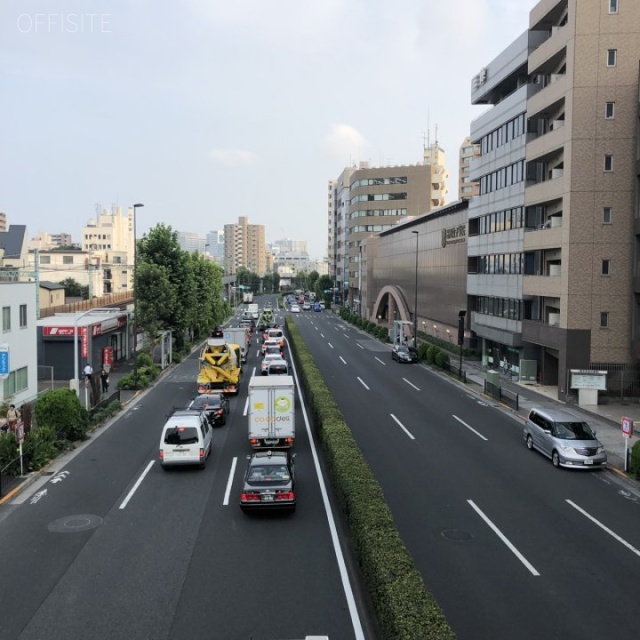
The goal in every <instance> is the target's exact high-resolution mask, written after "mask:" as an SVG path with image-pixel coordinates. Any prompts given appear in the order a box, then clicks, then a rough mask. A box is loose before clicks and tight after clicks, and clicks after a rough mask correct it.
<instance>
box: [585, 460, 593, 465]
mask: <svg viewBox="0 0 640 640" xmlns="http://www.w3.org/2000/svg"><path fill="white" fill-rule="evenodd" d="M584 464H593V460H585V461H584Z"/></svg>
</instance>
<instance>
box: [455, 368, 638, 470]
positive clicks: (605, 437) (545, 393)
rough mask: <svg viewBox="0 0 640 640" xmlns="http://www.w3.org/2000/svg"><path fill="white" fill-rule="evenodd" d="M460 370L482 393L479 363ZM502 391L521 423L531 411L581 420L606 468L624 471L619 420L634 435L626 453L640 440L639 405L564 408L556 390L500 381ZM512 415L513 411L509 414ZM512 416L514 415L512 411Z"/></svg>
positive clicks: (483, 374)
mask: <svg viewBox="0 0 640 640" xmlns="http://www.w3.org/2000/svg"><path fill="white" fill-rule="evenodd" d="M463 369H464V370H465V371H466V372H467V381H468V382H470V383H471V384H472V386H473V387H474V390H475V391H479V392H480V393H483V392H484V382H485V379H486V377H487V372H486V370H484V369H483V368H482V365H481V363H480V362H479V361H473V360H465V361H464V363H463ZM501 385H502V388H503V389H507V390H509V391H512V392H513V393H517V394H518V405H519V408H518V411H517V415H518V416H520V417H521V418H522V419H523V420H524V418H526V416H527V414H528V413H529V410H530V409H531V408H532V407H544V406H547V407H549V406H562V407H566V408H567V409H570V410H571V411H573V412H574V413H575V414H577V415H579V416H581V417H582V418H583V419H584V421H585V422H588V423H589V425H590V426H591V427H593V428H594V429H595V430H596V431H597V435H598V439H599V440H600V442H602V444H603V445H604V448H605V449H606V451H607V456H608V459H609V465H608V466H609V467H610V468H613V469H618V470H621V471H622V470H624V448H625V442H624V441H625V437H624V436H623V435H622V418H623V417H627V418H631V420H633V422H634V435H633V436H631V437H630V438H629V446H628V448H629V450H631V447H632V446H633V444H634V443H635V442H637V440H638V438H639V437H640V433H639V429H640V403H631V402H629V401H622V400H619V401H612V400H611V398H609V399H608V402H607V404H603V405H585V406H579V405H574V404H565V403H564V402H562V401H560V400H558V390H557V388H556V387H555V386H554V387H544V386H541V385H537V384H525V383H521V382H517V381H515V380H511V381H509V380H506V379H505V378H504V376H502V377H501ZM512 411H513V410H512ZM514 413H516V412H515V411H514Z"/></svg>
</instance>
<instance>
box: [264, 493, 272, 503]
mask: <svg viewBox="0 0 640 640" xmlns="http://www.w3.org/2000/svg"><path fill="white" fill-rule="evenodd" d="M261 500H262V502H273V495H272V494H270V493H263V494H262V496H261Z"/></svg>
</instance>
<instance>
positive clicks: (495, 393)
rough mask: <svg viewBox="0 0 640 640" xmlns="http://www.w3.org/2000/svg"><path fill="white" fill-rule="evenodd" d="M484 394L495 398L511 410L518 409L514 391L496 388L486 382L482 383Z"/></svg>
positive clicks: (517, 397)
mask: <svg viewBox="0 0 640 640" xmlns="http://www.w3.org/2000/svg"><path fill="white" fill-rule="evenodd" d="M484 392H485V393H486V394H487V395H488V396H491V397H492V398H495V399H496V400H498V401H499V402H502V403H503V404H506V405H507V406H508V407H511V408H512V409H515V410H516V411H517V410H518V407H519V398H520V396H518V394H517V393H515V392H514V391H509V389H503V388H502V387H498V386H496V385H495V384H492V383H491V382H488V381H487V380H485V381H484Z"/></svg>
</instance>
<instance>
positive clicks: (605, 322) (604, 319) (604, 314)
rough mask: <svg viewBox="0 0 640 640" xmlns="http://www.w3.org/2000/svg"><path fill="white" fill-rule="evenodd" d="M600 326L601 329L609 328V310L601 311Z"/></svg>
mask: <svg viewBox="0 0 640 640" xmlns="http://www.w3.org/2000/svg"><path fill="white" fill-rule="evenodd" d="M600 328H601V329H608V328H609V312H608V311H601V312H600Z"/></svg>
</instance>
